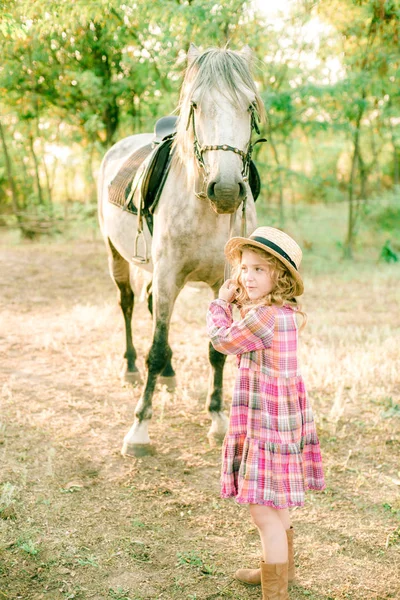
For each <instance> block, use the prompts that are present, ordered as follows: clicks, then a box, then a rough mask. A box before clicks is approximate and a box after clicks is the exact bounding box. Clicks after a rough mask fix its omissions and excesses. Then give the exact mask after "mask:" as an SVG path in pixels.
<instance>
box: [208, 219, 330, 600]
mask: <svg viewBox="0 0 400 600" xmlns="http://www.w3.org/2000/svg"><path fill="white" fill-rule="evenodd" d="M225 255H226V257H227V259H228V260H229V262H230V263H231V264H233V265H234V267H235V272H234V278H233V279H228V280H227V281H226V282H225V283H224V284H223V286H222V287H221V289H220V291H219V298H218V300H214V301H213V302H211V304H210V307H209V310H208V313H207V328H208V333H209V336H210V338H211V342H212V344H213V346H214V348H215V349H216V350H218V351H219V352H222V353H223V354H236V355H237V356H238V367H239V370H238V374H237V379H236V384H235V389H234V393H233V401H232V408H231V414H230V419H229V427H228V432H227V434H226V437H225V440H224V444H223V464H222V475H221V487H222V489H221V496H222V497H224V498H228V497H231V496H233V497H235V498H236V501H237V502H239V503H240V504H249V507H250V514H251V517H252V519H253V521H254V523H255V525H256V526H257V528H258V531H259V534H260V537H261V544H262V551H263V560H262V561H261V565H260V567H261V568H260V569H254V570H250V569H240V570H239V571H237V573H236V578H237V579H239V580H241V581H244V582H246V583H250V584H259V583H260V582H261V585H262V593H263V599H264V600H287V599H288V598H289V596H288V581H292V580H293V578H294V563H293V529H292V528H291V526H290V517H289V508H290V507H293V506H303V504H304V492H305V490H306V489H314V490H322V489H324V487H325V482H324V475H323V470H322V461H321V453H320V447H319V442H318V437H317V433H316V429H315V424H314V419H313V413H312V410H311V407H310V405H309V403H308V400H307V396H306V390H305V387H304V383H303V379H302V377H301V375H300V370H299V367H298V364H297V331H298V326H297V322H296V314H299V315H301V316H302V317H303V321H305V315H304V313H302V312H301V311H300V310H299V306H298V304H297V302H296V296H300V295H301V294H302V293H303V289H304V287H303V281H302V278H301V276H300V274H299V270H298V269H299V266H300V262H301V258H302V252H301V250H300V248H299V246H298V245H297V244H296V242H295V241H294V240H293V239H292V238H291V237H289V236H288V235H286V234H285V233H283V232H282V231H280V230H278V229H275V228H273V227H259V228H258V229H256V230H255V231H254V233H253V234H252V235H251V236H250V238H241V237H236V238H232V239H231V240H229V242H228V243H227V245H226V247H225ZM232 303H236V304H237V305H238V307H239V309H240V311H241V316H242V320H241V321H239V322H234V321H233V318H232Z"/></svg>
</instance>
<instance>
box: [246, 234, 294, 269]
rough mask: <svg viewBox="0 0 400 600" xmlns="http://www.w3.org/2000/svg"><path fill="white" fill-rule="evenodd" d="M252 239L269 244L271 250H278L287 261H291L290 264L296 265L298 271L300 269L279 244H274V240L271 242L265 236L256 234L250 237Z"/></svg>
mask: <svg viewBox="0 0 400 600" xmlns="http://www.w3.org/2000/svg"><path fill="white" fill-rule="evenodd" d="M250 239H251V240H253V241H254V242H260V244H263V245H264V246H267V247H268V248H271V250H275V252H277V253H278V254H279V255H280V256H282V258H285V259H286V260H287V261H289V262H290V264H291V265H292V267H294V268H295V269H296V271H298V269H297V267H296V263H295V262H294V261H293V260H292V259H291V258H290V256H289V255H288V254H286V252H285V251H284V250H282V248H280V247H279V246H278V245H277V244H274V242H270V241H269V240H266V239H265V238H263V237H258V236H256V235H252V236H251V237H250Z"/></svg>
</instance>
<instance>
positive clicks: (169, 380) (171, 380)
mask: <svg viewBox="0 0 400 600" xmlns="http://www.w3.org/2000/svg"><path fill="white" fill-rule="evenodd" d="M158 383H159V384H160V385H165V386H167V390H168V391H169V392H174V391H175V390H176V385H177V383H176V377H175V375H172V377H163V376H162V375H160V376H159V378H158Z"/></svg>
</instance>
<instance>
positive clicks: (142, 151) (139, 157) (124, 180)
mask: <svg viewBox="0 0 400 600" xmlns="http://www.w3.org/2000/svg"><path fill="white" fill-rule="evenodd" d="M153 148H154V147H153V144H146V146H142V147H141V148H138V149H137V150H135V152H133V153H132V154H131V155H130V156H129V158H127V160H126V161H125V162H124V164H123V165H122V167H121V168H120V170H119V171H118V173H117V174H116V176H115V177H114V179H113V180H112V182H111V183H110V185H109V189H108V201H109V202H111V204H115V206H119V207H120V208H123V207H124V206H125V203H126V200H127V198H128V196H129V193H130V191H131V188H132V182H133V180H134V178H135V175H136V173H137V171H138V169H139V167H140V165H141V164H142V162H143V161H144V160H145V159H146V158H147V157H148V156H149V154H150V153H151V152H152V150H153ZM125 210H127V211H128V212H130V213H132V214H134V215H137V209H136V206H135V205H134V204H133V201H132V200H130V202H129V204H128V206H127V207H126V208H125Z"/></svg>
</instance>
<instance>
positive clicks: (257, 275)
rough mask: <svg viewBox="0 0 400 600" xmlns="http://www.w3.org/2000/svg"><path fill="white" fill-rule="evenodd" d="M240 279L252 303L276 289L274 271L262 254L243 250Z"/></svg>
mask: <svg viewBox="0 0 400 600" xmlns="http://www.w3.org/2000/svg"><path fill="white" fill-rule="evenodd" d="M240 278H241V281H242V284H243V286H244V288H245V289H246V292H247V295H248V297H249V299H250V300H251V301H253V302H254V301H257V300H259V299H260V298H262V297H263V296H266V295H267V294H269V293H270V292H272V290H273V289H274V286H275V283H274V281H273V277H272V270H271V267H270V265H269V264H268V262H267V261H266V260H264V259H263V257H262V256H260V254H258V253H256V252H252V251H251V250H243V253H242V260H241V272H240Z"/></svg>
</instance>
